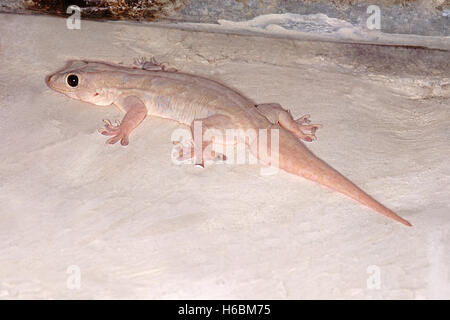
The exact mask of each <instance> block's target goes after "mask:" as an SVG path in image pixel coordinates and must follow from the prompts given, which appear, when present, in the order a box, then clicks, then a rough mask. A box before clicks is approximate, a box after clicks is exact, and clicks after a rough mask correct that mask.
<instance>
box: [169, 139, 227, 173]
mask: <svg viewBox="0 0 450 320" xmlns="http://www.w3.org/2000/svg"><path fill="white" fill-rule="evenodd" d="M173 144H174V149H173V155H174V158H175V159H176V160H177V161H179V162H184V161H186V162H189V163H193V162H195V164H196V165H200V166H201V167H204V163H205V162H210V161H213V162H220V161H226V160H227V157H226V155H224V154H222V153H219V152H215V151H214V150H212V151H211V152H210V153H208V152H205V150H203V154H202V159H201V161H197V160H196V157H195V147H194V143H193V142H188V143H187V144H186V143H183V142H180V141H174V143H173Z"/></svg>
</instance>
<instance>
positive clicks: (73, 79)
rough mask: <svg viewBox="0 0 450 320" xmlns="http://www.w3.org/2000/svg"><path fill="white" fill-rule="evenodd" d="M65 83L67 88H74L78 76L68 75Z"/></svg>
mask: <svg viewBox="0 0 450 320" xmlns="http://www.w3.org/2000/svg"><path fill="white" fill-rule="evenodd" d="M66 81H67V84H68V85H69V86H71V87H72V88H75V87H76V86H77V85H78V76H77V75H75V74H69V75H68V76H67V79H66Z"/></svg>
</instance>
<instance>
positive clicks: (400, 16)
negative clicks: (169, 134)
mask: <svg viewBox="0 0 450 320" xmlns="http://www.w3.org/2000/svg"><path fill="white" fill-rule="evenodd" d="M70 4H76V5H79V6H80V7H82V8H84V9H83V15H84V17H85V18H97V19H98V18H105V19H128V20H147V21H163V20H164V21H172V22H201V23H205V22H208V23H214V22H217V21H218V20H219V19H226V20H232V21H243V20H250V19H252V18H255V17H257V16H260V15H265V14H282V13H295V14H301V15H307V14H315V13H323V14H326V15H327V16H329V17H332V18H337V19H341V20H344V21H347V22H350V23H351V24H353V25H356V26H364V25H365V21H366V19H367V13H366V10H367V7H368V6H369V5H378V6H379V7H380V9H381V13H382V24H381V30H382V31H383V32H386V33H401V34H419V35H428V36H448V35H450V33H449V32H450V31H449V30H450V23H449V20H450V0H333V1H328V0H304V1H301V0H284V1H279V0H202V1H195V0H159V1H149V0H120V1H119V0H109V1H104V0H89V1H85V0H70V1H69V0H64V1H59V0H33V1H24V0H13V1H10V0H0V10H2V11H4V12H11V11H12V12H17V11H21V12H24V11H26V10H25V8H28V12H29V10H34V12H51V13H59V14H64V13H65V8H66V7H67V6H68V5H70Z"/></svg>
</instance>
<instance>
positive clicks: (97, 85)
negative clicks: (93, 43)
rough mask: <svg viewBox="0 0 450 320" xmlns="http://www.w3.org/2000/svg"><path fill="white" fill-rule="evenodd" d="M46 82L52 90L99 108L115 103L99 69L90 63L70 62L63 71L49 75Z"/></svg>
mask: <svg viewBox="0 0 450 320" xmlns="http://www.w3.org/2000/svg"><path fill="white" fill-rule="evenodd" d="M103 78H104V77H103ZM46 82H47V84H48V86H49V87H50V88H51V89H53V90H55V91H57V92H60V93H62V94H64V95H66V96H68V97H70V98H72V99H76V100H81V101H85V102H90V103H93V104H95V105H98V106H107V105H110V104H111V103H113V101H114V97H113V94H112V91H111V90H108V88H107V86H106V84H105V81H104V79H102V77H101V74H100V73H99V70H98V68H97V69H96V68H95V65H94V63H90V62H88V61H82V60H72V61H69V62H68V64H67V65H66V66H65V67H64V68H63V69H61V70H59V71H57V72H55V73H53V74H51V75H49V76H48V77H47V78H46Z"/></svg>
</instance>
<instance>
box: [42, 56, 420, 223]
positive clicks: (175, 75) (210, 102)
mask: <svg viewBox="0 0 450 320" xmlns="http://www.w3.org/2000/svg"><path fill="white" fill-rule="evenodd" d="M46 82H47V85H48V86H49V87H50V88H51V89H53V90H55V91H57V92H59V93H62V94H64V95H66V96H68V97H70V98H72V99H77V100H81V101H84V102H89V103H91V104H93V105H96V106H110V105H115V106H116V107H117V108H118V109H119V110H121V111H122V112H123V113H125V115H124V117H123V119H122V120H121V121H120V122H117V123H116V124H113V123H111V121H108V120H104V121H105V123H104V127H103V128H101V129H99V131H100V133H102V134H103V135H106V136H109V139H108V140H107V143H109V144H115V143H117V142H119V141H120V143H121V144H122V145H124V146H126V145H128V144H129V137H130V134H131V133H132V132H133V131H134V130H135V129H136V128H137V127H138V126H139V124H140V123H141V122H142V121H143V120H144V119H145V118H146V117H147V116H155V117H161V118H165V119H170V120H175V121H177V122H178V123H180V124H183V125H186V126H188V127H190V129H191V131H192V135H194V132H193V131H194V129H193V127H194V123H195V122H196V121H197V122H198V121H200V125H201V129H202V131H200V132H201V134H202V136H201V137H200V141H201V143H200V146H199V145H198V143H196V142H194V146H195V149H196V150H199V149H200V157H201V161H200V162H201V164H203V161H204V160H205V159H211V157H213V158H214V157H220V156H223V157H226V156H225V155H221V154H220V153H219V154H214V152H209V153H208V152H205V151H206V147H207V146H209V145H211V144H212V143H214V142H215V141H213V140H212V137H209V136H206V135H203V132H205V130H208V129H214V130H222V131H223V130H226V129H229V128H235V129H236V128H237V129H243V130H245V129H249V128H251V129H267V130H269V131H273V130H278V139H279V140H278V144H279V146H278V148H279V154H278V164H277V165H278V166H279V168H281V169H282V170H284V171H286V172H288V173H291V174H294V175H297V176H300V177H303V178H306V179H308V180H311V181H314V182H316V183H318V184H320V185H323V186H325V187H328V188H329V189H332V190H334V191H337V192H339V193H341V194H344V195H346V196H347V197H349V198H351V199H353V200H355V201H357V202H359V203H361V204H362V205H365V206H367V207H369V208H371V209H372V210H374V211H376V212H378V213H379V214H382V215H384V216H386V217H388V218H391V219H393V220H395V221H398V222H400V223H402V224H403V225H406V226H412V224H411V223H410V222H409V221H407V220H405V219H404V218H402V217H400V216H399V215H397V214H396V213H395V212H393V211H392V210H390V209H388V208H387V207H385V206H384V205H382V204H381V203H380V202H378V201H377V200H375V199H374V198H373V197H371V196H370V195H368V194H367V193H366V192H364V191H363V190H362V189H360V188H359V187H358V186H356V185H355V184H354V183H353V182H351V181H350V180H349V179H347V178H346V177H344V176H343V175H342V174H341V173H339V172H338V171H337V170H335V169H334V168H332V167H331V166H330V165H328V164H327V163H326V162H325V161H323V160H321V159H320V158H319V157H317V156H316V155H314V154H313V153H312V152H311V151H310V150H309V149H308V148H307V147H306V145H305V144H304V142H303V141H306V142H311V141H313V140H315V139H316V135H315V132H316V130H317V129H318V128H320V127H321V126H320V125H318V124H311V121H310V119H309V118H310V116H309V115H305V116H302V117H300V118H298V119H294V118H293V116H292V115H291V113H290V112H289V111H288V110H286V109H285V108H283V107H282V106H281V105H280V104H278V103H262V104H256V103H255V102H254V101H253V100H251V99H250V98H248V97H246V96H245V95H244V94H242V93H240V92H239V91H237V90H235V89H233V88H231V87H229V86H227V85H225V84H223V83H221V82H219V81H217V80H214V79H211V78H207V77H203V76H199V75H194V74H190V73H185V72H180V71H178V70H176V69H173V68H167V67H166V66H165V65H164V64H161V63H158V62H157V61H156V60H155V59H154V58H152V59H150V60H146V59H136V60H135V65H134V66H124V65H118V64H112V63H106V62H101V61H90V60H71V61H68V63H67V65H66V66H65V67H64V68H63V69H61V70H59V71H57V72H55V73H53V74H51V75H49V76H47V77H46ZM257 140H258V139H250V138H249V139H246V140H245V141H243V142H244V143H245V144H246V145H247V146H248V148H249V151H250V152H251V153H252V154H254V155H255V156H256V158H258V159H260V160H261V161H263V162H265V163H268V162H270V160H269V159H268V158H267V157H268V156H267V154H263V153H262V152H260V148H258V141H257ZM219 142H220V141H219ZM222 142H223V143H225V142H224V141H222ZM234 142H236V141H234ZM182 150H183V149H181V151H180V158H181V159H186V158H189V157H193V156H194V155H193V154H184V155H183V154H182V153H183V152H182ZM197 154H198V153H197ZM223 157H222V158H223Z"/></svg>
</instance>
